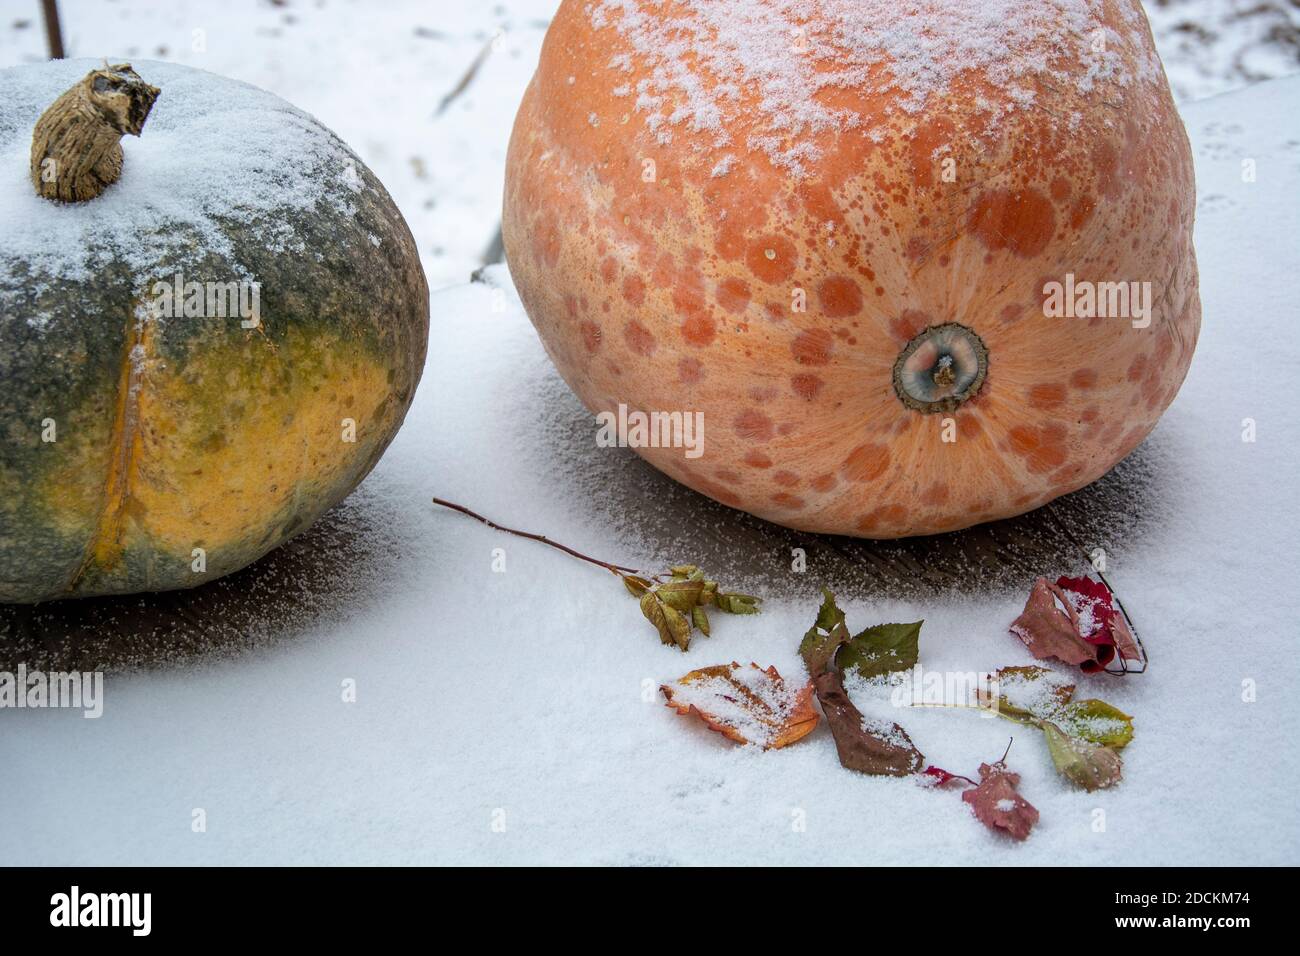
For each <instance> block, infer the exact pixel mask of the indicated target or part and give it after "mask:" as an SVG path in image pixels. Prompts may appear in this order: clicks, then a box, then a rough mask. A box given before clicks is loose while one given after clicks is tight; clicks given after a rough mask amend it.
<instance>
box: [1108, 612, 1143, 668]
mask: <svg viewBox="0 0 1300 956" xmlns="http://www.w3.org/2000/svg"><path fill="white" fill-rule="evenodd" d="M1110 637H1111V640H1113V641H1114V642H1115V650H1116V651H1117V652H1118V653H1119V656H1120V657H1122V658H1123V659H1124V660H1126V661H1140V660H1142V650H1141V649H1140V648H1139V647H1138V642H1137V638H1136V637H1134V636H1133V631H1132V630H1131V629H1130V628H1129V626H1128V621H1126V620H1124V615H1123V614H1116V615H1115V616H1114V617H1112V618H1111V619H1110Z"/></svg>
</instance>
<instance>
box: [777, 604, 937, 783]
mask: <svg viewBox="0 0 1300 956" xmlns="http://www.w3.org/2000/svg"><path fill="white" fill-rule="evenodd" d="M822 594H823V600H822V604H821V607H820V609H819V610H818V612H817V620H816V622H815V623H814V624H813V626H812V627H811V628H809V629H808V632H807V633H806V634H805V635H804V638H803V642H802V643H801V644H800V645H799V653H800V655H801V656H802V657H803V659H804V663H805V664H807V665H808V672H809V674H811V675H812V679H813V687H814V688H815V689H816V691H817V702H818V703H820V704H821V705H822V712H823V713H824V714H825V715H826V723H827V724H828V725H829V726H830V728H831V736H832V737H834V738H835V750H836V752H837V753H838V754H839V758H840V763H841V764H842V765H843V766H845V767H847V768H849V769H850V770H857V771H858V772H860V773H868V774H884V775H889V776H895V777H905V776H907V775H909V774H913V773H916V772H917V771H919V770H920V769H921V767H922V766H923V765H924V764H925V758H924V757H922V756H921V752H920V751H919V750H917V749H916V747H915V746H913V744H912V740H911V738H910V737H908V736H907V731H905V730H903V728H902V727H900V726H899V725H898V724H896V723H892V722H881V723H879V724H868V722H867V721H866V720H865V719H864V718H863V716H862V712H861V711H860V710H858V708H857V707H856V706H854V704H853V701H852V700H850V699H849V695H848V692H847V691H845V689H844V677H843V674H842V673H841V671H840V669H839V666H838V664H837V662H836V661H837V654H838V653H839V652H840V650H841V649H842V648H843V647H844V645H846V644H848V642H849V641H850V640H852V638H850V637H849V632H848V628H847V627H846V626H845V623H844V612H843V611H841V610H840V609H839V606H838V605H837V604H836V603H835V595H834V594H832V593H831V592H830V591H828V590H823V591H822Z"/></svg>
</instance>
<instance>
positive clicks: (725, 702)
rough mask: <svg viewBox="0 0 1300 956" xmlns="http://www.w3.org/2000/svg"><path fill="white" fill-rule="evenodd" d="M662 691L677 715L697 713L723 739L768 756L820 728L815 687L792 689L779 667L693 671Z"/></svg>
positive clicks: (722, 666)
mask: <svg viewBox="0 0 1300 956" xmlns="http://www.w3.org/2000/svg"><path fill="white" fill-rule="evenodd" d="M659 689H660V690H661V691H662V692H663V695H664V696H665V697H666V698H668V706H670V707H673V708H675V709H676V711H677V713H679V714H683V715H686V714H692V713H693V714H695V715H696V716H697V717H699V718H700V719H701V720H702V721H704V723H705V724H707V725H708V726H709V728H710V729H712V730H716V731H717V732H718V733H720V734H722V735H723V736H724V737H727V738H728V739H730V740H734V741H736V743H740V744H757V745H758V746H760V747H762V748H763V749H764V750H769V749H770V750H775V749H778V748H781V747H787V746H789V745H790V744H792V743H794V742H795V741H796V740H799V739H801V738H803V737H805V736H807V735H808V734H809V733H811V732H812V729H813V728H814V727H816V726H817V719H818V718H817V711H816V709H815V708H814V707H813V705H812V694H813V689H812V685H810V684H805V685H804V686H802V687H797V688H792V687H790V686H788V685H787V684H786V682H785V680H784V679H783V678H782V677H781V675H780V674H779V673H777V670H776V668H775V667H769V668H767V669H766V670H764V669H762V668H761V667H759V666H758V665H757V664H753V663H751V664H748V665H746V666H742V665H740V664H737V663H735V662H734V661H733V662H732V663H731V664H729V665H728V664H718V665H716V666H713V667H702V668H700V669H699V670H693V671H691V672H690V673H689V674H686V675H685V676H683V677H681V678H679V679H678V680H677V681H675V682H674V683H672V684H664V685H663V686H661V687H660V688H659Z"/></svg>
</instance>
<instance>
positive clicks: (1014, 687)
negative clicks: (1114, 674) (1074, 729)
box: [979, 664, 1074, 720]
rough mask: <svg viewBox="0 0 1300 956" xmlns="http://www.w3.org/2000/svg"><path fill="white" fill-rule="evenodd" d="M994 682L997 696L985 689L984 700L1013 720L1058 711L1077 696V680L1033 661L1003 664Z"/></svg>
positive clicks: (981, 699)
mask: <svg viewBox="0 0 1300 956" xmlns="http://www.w3.org/2000/svg"><path fill="white" fill-rule="evenodd" d="M992 686H994V687H995V688H996V689H997V695H998V696H997V698H996V699H990V695H989V694H988V693H987V692H985V691H984V690H983V689H981V690H980V694H979V700H980V704H981V705H982V706H984V707H989V708H993V709H996V710H997V712H998V713H999V714H1001V715H1002V716H1003V717H1010V718H1012V719H1013V720H1015V719H1023V718H1026V717H1045V716H1048V715H1050V714H1053V713H1056V712H1057V711H1059V710H1060V709H1061V708H1062V707H1064V706H1065V705H1066V704H1068V703H1069V702H1070V700H1071V698H1072V697H1073V696H1074V684H1072V683H1070V682H1068V681H1066V680H1065V679H1064V678H1062V677H1060V676H1059V675H1057V674H1055V673H1054V672H1052V671H1050V670H1048V669H1047V668H1046V667H1036V666H1034V665H1032V664H1030V665H1027V666H1024V667H1003V668H1002V669H1001V670H999V671H996V672H995V673H994V674H993V684H992Z"/></svg>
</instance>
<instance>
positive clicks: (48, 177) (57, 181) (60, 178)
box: [31, 63, 160, 202]
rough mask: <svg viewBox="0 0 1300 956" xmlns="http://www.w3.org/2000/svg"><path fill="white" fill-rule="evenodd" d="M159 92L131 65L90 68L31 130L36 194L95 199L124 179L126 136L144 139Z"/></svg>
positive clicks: (60, 199)
mask: <svg viewBox="0 0 1300 956" xmlns="http://www.w3.org/2000/svg"><path fill="white" fill-rule="evenodd" d="M159 92H160V91H159V89H158V87H156V86H150V85H149V84H148V83H146V82H144V80H142V79H140V77H139V75H138V74H137V73H136V72H135V70H133V69H131V65H130V64H129V63H119V64H117V65H115V66H109V65H108V63H105V64H104V67H103V69H99V70H91V71H90V72H89V73H87V74H86V75H85V76H84V77H83V78H82V79H81V80H79V81H78V82H77V83H76V85H75V86H73V87H72V88H71V89H70V90H68V91H67V92H66V93H64V94H63V95H62V96H60V97H59V98H58V99H57V100H55V101H54V102H53V103H52V104H51V105H50V108H49V109H47V110H46V111H45V112H44V113H42V114H41V118H40V119H39V120H37V121H36V128H35V130H33V132H32V155H31V174H32V185H33V186H35V187H36V193H37V195H40V196H44V197H45V198H46V199H53V200H55V201H57V202H85V201H86V200H88V199H94V198H95V197H96V196H98V195H99V194H100V193H102V192H103V191H104V190H105V189H106V188H107V187H108V186H111V185H112V184H113V183H115V182H117V180H118V177H120V176H121V175H122V159H123V157H122V144H121V142H120V140H121V139H122V136H123V135H124V134H126V133H130V134H131V135H132V136H139V135H140V131H141V130H142V129H144V122H145V120H147V119H148V118H149V111H150V110H152V109H153V104H154V100H156V99H157V98H158V93H159Z"/></svg>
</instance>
